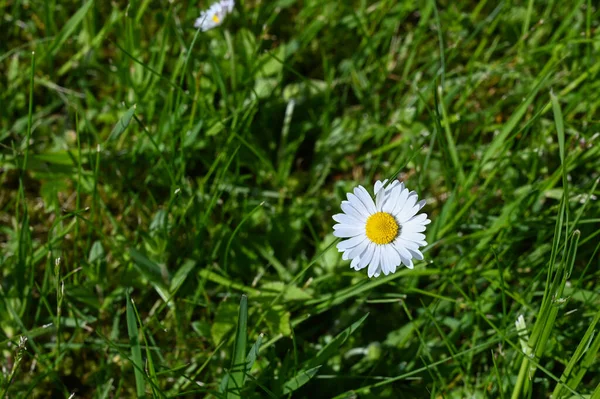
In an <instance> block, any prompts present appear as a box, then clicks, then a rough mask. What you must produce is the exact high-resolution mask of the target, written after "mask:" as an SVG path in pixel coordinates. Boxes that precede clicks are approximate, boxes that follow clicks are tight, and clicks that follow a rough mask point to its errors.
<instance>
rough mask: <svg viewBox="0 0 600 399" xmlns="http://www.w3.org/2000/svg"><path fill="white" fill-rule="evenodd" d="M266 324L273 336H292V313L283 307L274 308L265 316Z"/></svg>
mask: <svg viewBox="0 0 600 399" xmlns="http://www.w3.org/2000/svg"><path fill="white" fill-rule="evenodd" d="M265 323H266V324H267V327H268V328H269V331H270V332H271V335H273V336H275V335H279V334H281V335H284V336H286V337H289V336H290V335H292V328H291V327H290V312H288V311H286V310H285V308H284V307H283V306H281V305H278V306H273V307H271V308H270V309H269V310H267V312H266V314H265Z"/></svg>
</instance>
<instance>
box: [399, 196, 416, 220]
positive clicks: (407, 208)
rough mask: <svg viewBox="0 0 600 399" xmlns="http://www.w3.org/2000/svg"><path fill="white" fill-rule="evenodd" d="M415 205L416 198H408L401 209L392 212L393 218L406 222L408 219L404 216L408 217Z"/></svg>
mask: <svg viewBox="0 0 600 399" xmlns="http://www.w3.org/2000/svg"><path fill="white" fill-rule="evenodd" d="M416 203H417V196H416V195H413V196H410V195H409V196H408V199H407V200H406V203H405V204H404V206H403V207H402V209H400V210H398V209H395V210H394V212H395V213H394V217H395V218H396V219H397V220H398V221H400V220H408V219H409V218H407V217H406V215H408V214H409V213H410V211H411V210H412V208H413V207H414V206H415V204H416ZM411 217H412V215H411Z"/></svg>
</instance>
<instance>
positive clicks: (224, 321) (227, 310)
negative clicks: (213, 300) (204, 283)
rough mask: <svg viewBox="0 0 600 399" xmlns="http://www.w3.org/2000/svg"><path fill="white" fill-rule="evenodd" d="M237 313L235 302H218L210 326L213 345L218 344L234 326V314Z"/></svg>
mask: <svg viewBox="0 0 600 399" xmlns="http://www.w3.org/2000/svg"><path fill="white" fill-rule="evenodd" d="M237 313H238V307H237V306H236V304H235V303H232V302H229V301H224V302H221V303H220V304H219V307H218V308H217V311H216V313H215V319H214V321H213V324H212V326H211V328H210V335H211V337H212V340H213V343H214V344H215V345H218V344H219V343H220V342H221V341H222V340H223V338H225V336H226V335H227V334H228V333H229V332H230V331H231V330H232V329H233V328H234V327H235V316H236V314H237Z"/></svg>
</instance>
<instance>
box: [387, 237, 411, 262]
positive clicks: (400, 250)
mask: <svg viewBox="0 0 600 399" xmlns="http://www.w3.org/2000/svg"><path fill="white" fill-rule="evenodd" d="M392 245H393V246H394V248H395V249H396V251H398V254H399V255H400V257H401V258H406V259H410V258H411V257H412V255H411V254H410V252H408V249H406V248H405V247H404V246H402V245H401V244H400V243H398V242H397V241H394V243H393V244H392Z"/></svg>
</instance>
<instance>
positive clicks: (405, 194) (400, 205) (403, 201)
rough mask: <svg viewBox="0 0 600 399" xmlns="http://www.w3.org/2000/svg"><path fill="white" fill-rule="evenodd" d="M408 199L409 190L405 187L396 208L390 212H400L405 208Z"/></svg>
mask: <svg viewBox="0 0 600 399" xmlns="http://www.w3.org/2000/svg"><path fill="white" fill-rule="evenodd" d="M407 199H408V190H407V189H405V188H403V189H402V192H401V193H400V195H399V196H398V198H397V199H396V203H395V204H394V209H393V210H392V211H391V212H390V213H391V214H392V215H396V214H397V213H398V212H400V211H401V210H402V208H404V204H406V200H407Z"/></svg>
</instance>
